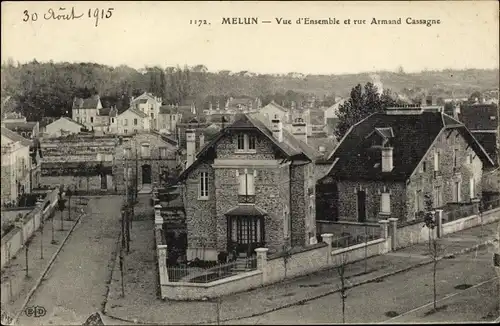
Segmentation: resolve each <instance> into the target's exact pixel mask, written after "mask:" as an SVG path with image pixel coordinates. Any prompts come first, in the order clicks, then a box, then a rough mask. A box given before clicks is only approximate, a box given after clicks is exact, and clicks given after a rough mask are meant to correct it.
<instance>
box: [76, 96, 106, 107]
mask: <svg viewBox="0 0 500 326" xmlns="http://www.w3.org/2000/svg"><path fill="white" fill-rule="evenodd" d="M99 99H100V98H99V95H93V96H91V97H89V98H86V99H83V98H79V97H75V99H74V100H73V108H74V109H97V104H98V103H99Z"/></svg>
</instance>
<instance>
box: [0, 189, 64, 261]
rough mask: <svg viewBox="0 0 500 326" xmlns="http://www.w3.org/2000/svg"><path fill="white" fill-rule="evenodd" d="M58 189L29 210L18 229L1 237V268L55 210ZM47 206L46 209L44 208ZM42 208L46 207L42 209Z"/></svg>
mask: <svg viewBox="0 0 500 326" xmlns="http://www.w3.org/2000/svg"><path fill="white" fill-rule="evenodd" d="M58 195H59V189H54V190H52V191H51V192H50V193H49V194H48V195H47V196H46V197H45V199H44V201H43V202H41V203H40V204H39V205H38V206H37V207H35V208H34V209H33V210H31V211H30V212H29V213H28V214H27V215H26V216H25V218H24V219H23V220H22V221H21V222H20V223H19V225H18V227H15V228H14V229H12V230H11V231H10V232H9V233H7V234H6V235H5V236H3V237H2V241H1V248H0V258H1V268H3V267H4V266H5V265H6V264H7V263H8V262H9V261H10V260H11V258H12V257H14V256H15V255H16V254H17V253H18V251H19V250H20V249H22V248H23V246H24V243H25V241H26V240H27V239H29V238H30V237H31V236H32V235H33V233H34V232H35V231H36V230H38V228H39V227H40V223H41V221H42V219H43V220H46V219H47V218H48V217H49V216H51V214H53V213H54V211H55V210H56V205H57V201H58ZM46 206H47V207H46ZM44 207H46V208H45V209H44Z"/></svg>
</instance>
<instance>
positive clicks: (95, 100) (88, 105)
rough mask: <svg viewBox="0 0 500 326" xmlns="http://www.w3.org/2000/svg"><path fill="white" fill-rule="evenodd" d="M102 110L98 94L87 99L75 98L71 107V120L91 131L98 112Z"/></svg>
mask: <svg viewBox="0 0 500 326" xmlns="http://www.w3.org/2000/svg"><path fill="white" fill-rule="evenodd" d="M100 109H102V103H101V98H100V97H99V95H98V94H96V95H93V96H91V97H89V98H85V99H83V98H78V97H75V99H74V100H73V107H72V118H73V120H75V121H76V122H79V123H82V124H83V125H85V126H86V127H87V129H92V126H93V125H94V123H96V119H97V118H96V117H97V116H98V114H99V112H98V111H99V110H100Z"/></svg>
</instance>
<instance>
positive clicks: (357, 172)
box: [329, 111, 493, 181]
mask: <svg viewBox="0 0 500 326" xmlns="http://www.w3.org/2000/svg"><path fill="white" fill-rule="evenodd" d="M376 128H392V130H393V134H394V137H392V138H391V139H390V140H389V144H390V146H391V147H393V148H394V149H393V165H394V168H393V170H392V171H391V172H381V168H380V166H379V165H378V166H375V164H376V163H380V162H381V152H380V149H378V150H376V149H375V150H373V149H370V145H371V144H370V142H369V139H367V138H366V137H367V136H368V135H370V134H371V133H372V132H373V131H374V130H376ZM443 129H457V130H459V132H460V133H461V134H462V135H463V136H464V138H465V139H466V140H467V141H468V142H469V143H470V144H471V146H472V148H473V149H474V150H475V151H476V153H477V154H478V155H479V156H480V157H481V159H482V160H483V162H487V163H489V164H493V162H492V160H491V158H490V157H489V156H488V154H487V153H486V152H485V151H484V149H483V148H482V147H481V145H480V144H479V143H478V142H477V140H476V139H475V138H474V137H473V136H472V134H471V133H470V131H469V130H468V129H467V128H466V127H465V126H464V125H463V124H461V123H460V122H459V121H457V120H455V119H453V118H452V117H450V116H448V115H446V114H443V113H441V112H427V111H424V112H423V113H421V114H411V115H386V114H385V113H374V114H372V115H371V116H369V117H368V118H366V119H364V120H362V121H361V122H359V123H358V124H357V125H355V126H354V127H353V128H352V129H351V130H350V131H349V133H348V134H347V135H346V136H345V137H344V139H343V140H342V141H341V143H340V144H339V146H338V147H337V149H336V150H335V151H334V152H333V153H332V154H331V156H330V157H329V160H330V161H334V160H335V159H336V158H338V162H337V163H336V164H334V166H333V168H332V170H331V171H330V173H329V175H331V176H334V177H335V178H337V179H344V180H396V181H404V180H407V179H408V178H409V177H410V176H411V174H412V173H413V171H414V170H415V168H416V167H417V165H418V164H419V163H420V161H421V159H422V158H423V157H424V155H425V154H426V153H427V151H428V149H429V148H430V146H431V145H432V144H433V142H434V140H435V139H436V137H437V136H438V135H439V133H440V132H441V130H443ZM379 130H380V129H379ZM382 130H384V129H382Z"/></svg>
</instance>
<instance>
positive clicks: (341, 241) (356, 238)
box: [332, 228, 381, 248]
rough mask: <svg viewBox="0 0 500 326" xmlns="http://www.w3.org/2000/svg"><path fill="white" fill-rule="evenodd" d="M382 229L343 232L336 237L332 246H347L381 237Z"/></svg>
mask: <svg viewBox="0 0 500 326" xmlns="http://www.w3.org/2000/svg"><path fill="white" fill-rule="evenodd" d="M380 237H381V235H380V230H377V229H373V228H367V229H366V232H364V233H362V234H357V235H351V234H349V233H345V232H343V233H342V236H341V237H338V238H334V239H333V241H332V248H347V247H350V246H354V245H357V244H360V243H366V242H369V241H372V240H376V239H380Z"/></svg>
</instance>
